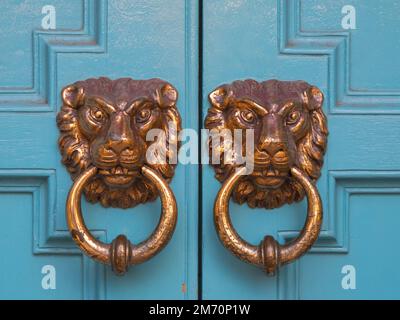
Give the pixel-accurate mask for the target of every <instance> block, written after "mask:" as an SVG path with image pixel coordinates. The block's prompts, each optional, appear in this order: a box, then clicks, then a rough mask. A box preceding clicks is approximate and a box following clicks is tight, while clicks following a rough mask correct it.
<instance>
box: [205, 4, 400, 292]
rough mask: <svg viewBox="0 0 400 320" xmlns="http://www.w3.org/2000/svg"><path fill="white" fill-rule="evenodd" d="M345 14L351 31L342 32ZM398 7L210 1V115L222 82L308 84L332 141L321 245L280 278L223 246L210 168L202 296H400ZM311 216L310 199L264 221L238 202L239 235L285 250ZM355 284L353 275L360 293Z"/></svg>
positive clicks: (263, 214) (324, 179)
mask: <svg viewBox="0 0 400 320" xmlns="http://www.w3.org/2000/svg"><path fill="white" fill-rule="evenodd" d="M348 5H350V6H352V8H351V10H353V9H355V17H356V21H355V29H343V25H344V26H347V25H348V22H349V21H348V20H347V18H348V17H347V15H348V12H349V11H348V10H349V9H348V7H347V8H344V9H343V7H345V6H348ZM399 6H400V3H399V1H383V0H370V1H367V0H326V1H321V0H304V1H298V0H293V1H289V0H288V1H286V0H278V1H276V0H265V1H241V0H215V1H204V2H203V19H204V26H203V30H204V31H203V48H204V49H203V79H204V83H203V93H204V97H203V116H205V115H206V112H207V108H208V106H209V105H208V101H207V93H209V92H211V90H213V89H214V88H215V87H217V86H218V85H220V84H222V83H229V82H231V81H233V80H236V79H246V78H254V79H258V80H265V79H271V78H277V79H281V80H299V79H302V80H306V81H307V82H309V83H312V84H315V85H317V86H318V87H319V88H321V89H322V91H323V92H324V94H325V96H326V101H325V105H324V110H325V113H326V114H327V117H328V125H329V131H330V135H329V140H328V152H327V155H326V157H325V159H326V160H325V165H324V169H323V172H322V176H321V178H320V180H319V182H318V189H319V191H320V194H321V197H322V201H323V205H324V222H323V227H322V229H323V230H322V232H321V235H320V238H319V240H318V242H317V243H316V244H315V246H314V247H313V248H312V250H311V252H310V253H309V254H307V255H306V256H304V257H302V258H301V259H300V260H298V261H297V262H296V263H294V264H291V265H288V266H286V267H283V268H281V270H280V272H279V274H278V276H276V277H273V278H268V277H266V276H265V275H264V274H263V272H262V271H261V270H259V269H257V268H255V267H253V266H250V265H247V264H245V263H243V262H241V261H239V260H238V259H237V258H236V257H234V256H233V255H231V254H230V253H229V252H228V251H227V250H225V249H224V248H223V247H222V245H221V244H220V242H219V240H218V238H217V235H216V232H215V228H214V225H213V214H212V212H213V202H214V198H215V195H216V193H217V191H218V189H219V188H220V184H219V183H218V182H217V181H216V180H215V179H214V177H213V175H214V172H213V170H212V169H211V168H210V167H206V166H205V167H204V170H203V181H204V182H205V183H204V184H203V199H202V202H203V205H202V207H203V233H202V236H203V242H202V247H203V260H202V274H203V279H202V287H203V298H205V299H215V298H223V299H371V298H374V299H386V298H387V299H399V298H400V273H399V272H398V268H397V266H398V264H399V263H400V251H399V250H398V247H399V239H398V232H399V226H400V209H399V208H400V179H399V177H400V161H399V159H400V145H399V137H400V118H399V114H400V107H399V106H400V103H399V102H400V81H399V80H400V79H399V75H400V60H399V59H398V57H399V54H400V46H399V37H400V27H399V20H398V12H399V9H400V8H399ZM342 10H344V13H342ZM343 19H344V20H343ZM342 20H343V24H342ZM305 214H306V202H305V201H303V202H302V203H298V204H294V205H290V206H289V205H287V206H285V207H283V208H280V209H277V210H273V211H269V212H267V211H266V210H260V209H257V210H255V209H250V208H249V207H247V206H246V205H242V206H239V205H237V204H234V203H231V216H232V220H233V224H234V226H235V227H236V229H237V230H238V232H239V234H240V235H241V236H242V237H243V238H245V239H247V240H248V241H251V242H252V243H254V244H257V243H259V241H260V240H261V239H262V238H263V236H264V235H266V234H271V235H273V236H274V237H275V238H278V239H279V241H280V242H281V243H283V242H285V241H288V239H290V238H292V237H293V236H294V235H296V234H297V233H298V231H299V230H300V229H301V227H302V226H303V223H304V218H305ZM349 266H350V267H349ZM348 270H351V271H348ZM342 271H343V273H342ZM354 271H355V273H354ZM349 272H351V274H350V273H349ZM349 275H355V278H354V279H355V282H354V283H353V285H352V287H353V286H354V288H353V289H352V288H348V285H346V284H348V282H347V281H348V278H346V276H349Z"/></svg>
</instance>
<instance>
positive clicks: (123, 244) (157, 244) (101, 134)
mask: <svg viewBox="0 0 400 320" xmlns="http://www.w3.org/2000/svg"><path fill="white" fill-rule="evenodd" d="M61 96H62V102H63V105H62V107H61V111H60V112H59V114H58V116H57V124H58V127H59V129H60V132H61V135H60V138H59V147H60V151H61V155H62V163H63V164H64V165H65V166H66V168H67V169H68V171H69V173H70V174H71V177H72V179H73V180H74V186H73V187H72V189H71V191H70V194H69V198H68V201H67V218H68V224H69V227H70V230H71V234H72V236H73V238H74V240H75V241H76V242H77V243H78V244H79V245H80V247H81V248H82V249H83V250H84V251H85V252H86V253H87V254H89V255H90V256H92V257H94V258H96V259H98V260H100V261H101V262H104V263H111V264H112V266H113V269H114V271H116V272H117V273H123V272H125V271H126V269H127V267H128V265H129V264H134V263H139V262H142V261H144V260H147V259H148V258H149V257H151V256H153V255H154V254H155V253H156V252H157V251H159V250H160V249H161V248H162V247H163V246H164V245H165V244H166V243H167V241H168V240H169V238H170V236H171V235H172V232H173V230H174V227H175V223H176V203H175V198H174V197H173V194H172V192H171V190H170V189H169V187H168V182H169V181H170V180H171V178H172V177H173V175H174V168H175V165H176V162H174V161H170V160H171V159H172V158H173V157H175V156H176V153H177V146H178V133H179V131H180V130H181V120H180V116H179V113H178V111H177V109H176V102H177V99H178V93H177V91H176V89H175V88H174V87H173V86H172V85H171V84H169V83H167V82H165V81H163V80H161V79H150V80H133V79H130V78H122V79H118V80H110V79H108V78H104V77H103V78H99V79H88V80H85V81H78V82H75V83H74V84H72V85H69V86H67V87H65V88H64V89H63V90H62V94H61ZM152 129H159V131H161V132H162V133H164V136H163V137H164V138H161V137H156V138H155V139H147V138H146V137H147V134H148V133H149V131H150V130H152ZM156 147H157V148H156ZM150 148H153V149H154V150H156V152H153V156H154V157H153V158H152V160H151V161H149V159H148V157H147V155H148V152H147V151H149V149H150ZM157 160H159V161H157ZM82 190H83V192H84V194H85V196H86V198H87V200H88V201H90V202H100V203H101V204H102V205H103V206H105V207H109V206H112V207H120V208H129V207H134V206H136V205H137V204H140V203H145V202H147V201H152V200H155V199H156V197H157V196H158V195H160V197H161V201H162V203H163V214H162V217H161V220H160V223H159V226H158V229H157V231H156V232H155V233H154V234H153V235H152V237H151V238H150V239H148V241H146V242H144V243H141V244H139V245H138V246H134V245H133V244H131V243H130V242H129V241H128V240H127V239H126V237H125V236H123V235H121V236H119V237H117V238H116V239H115V240H114V242H113V243H112V244H111V245H107V244H103V243H100V242H98V243H97V244H96V245H93V243H91V242H90V241H87V239H86V238H85V237H87V236H88V230H87V229H86V227H85V226H84V223H83V220H81V216H80V215H81V212H80V192H82ZM168 201H169V202H170V203H167V202H168ZM96 241H97V240H96ZM144 250H147V251H148V252H147V253H144Z"/></svg>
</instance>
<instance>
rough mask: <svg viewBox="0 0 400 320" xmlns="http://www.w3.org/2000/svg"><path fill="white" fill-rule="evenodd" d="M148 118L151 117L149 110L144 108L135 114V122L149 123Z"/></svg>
mask: <svg viewBox="0 0 400 320" xmlns="http://www.w3.org/2000/svg"><path fill="white" fill-rule="evenodd" d="M150 117H151V110H150V109H149V108H144V109H142V110H140V111H139V112H138V113H137V114H136V122H138V123H145V122H147V121H149V119H150Z"/></svg>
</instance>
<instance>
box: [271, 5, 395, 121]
mask: <svg viewBox="0 0 400 320" xmlns="http://www.w3.org/2000/svg"><path fill="white" fill-rule="evenodd" d="M300 8H301V0H293V1H292V0H279V2H278V46H279V52H280V54H284V55H298V56H301V55H311V56H321V55H322V56H327V69H328V73H327V74H328V79H327V83H328V90H327V92H325V94H326V98H327V99H326V101H328V104H329V112H330V113H332V114H400V91H396V90H391V91H376V90H374V91H372V90H368V89H366V90H357V91H355V90H352V89H351V86H350V71H349V70H350V63H351V61H350V57H349V50H350V47H351V37H350V32H348V31H345V32H333V31H332V32H324V31H321V32H304V31H302V28H301V10H300Z"/></svg>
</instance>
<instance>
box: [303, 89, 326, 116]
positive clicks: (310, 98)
mask: <svg viewBox="0 0 400 320" xmlns="http://www.w3.org/2000/svg"><path fill="white" fill-rule="evenodd" d="M303 99H304V102H305V104H306V105H307V106H308V109H309V110H316V109H320V108H321V107H322V104H323V103H324V94H323V93H322V91H321V90H319V89H318V88H317V87H314V86H311V87H310V88H308V89H307V90H306V91H305V92H304V95H303Z"/></svg>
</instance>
